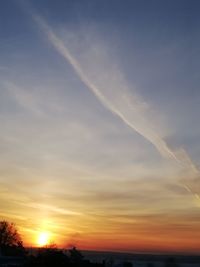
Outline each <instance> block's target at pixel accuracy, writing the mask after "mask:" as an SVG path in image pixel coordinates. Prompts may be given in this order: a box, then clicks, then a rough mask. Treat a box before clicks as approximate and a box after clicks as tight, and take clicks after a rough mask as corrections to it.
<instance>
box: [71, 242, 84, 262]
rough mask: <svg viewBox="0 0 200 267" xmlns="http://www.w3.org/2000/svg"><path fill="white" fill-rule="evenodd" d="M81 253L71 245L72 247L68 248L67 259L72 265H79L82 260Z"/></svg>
mask: <svg viewBox="0 0 200 267" xmlns="http://www.w3.org/2000/svg"><path fill="white" fill-rule="evenodd" d="M83 258H84V257H83V255H82V254H81V252H80V251H79V250H77V249H76V247H73V248H72V249H69V259H70V262H71V263H72V265H74V266H81V263H82V262H83Z"/></svg>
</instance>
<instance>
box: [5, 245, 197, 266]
mask: <svg viewBox="0 0 200 267" xmlns="http://www.w3.org/2000/svg"><path fill="white" fill-rule="evenodd" d="M14 266H15V267H200V255H199V256H190V255H154V254H134V253H120V252H97V251H79V250H77V249H76V248H72V249H69V250H60V249H57V248H55V247H51V248H41V249H38V248H31V249H26V253H25V254H24V255H23V256H5V255H4V256H2V255H0V267H14Z"/></svg>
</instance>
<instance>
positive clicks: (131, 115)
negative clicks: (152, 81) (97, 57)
mask: <svg viewBox="0 0 200 267" xmlns="http://www.w3.org/2000/svg"><path fill="white" fill-rule="evenodd" d="M33 17H34V20H35V21H36V22H37V24H38V25H39V27H40V28H41V29H42V30H43V31H44V33H45V34H46V36H47V38H48V39H49V41H50V42H51V44H52V45H53V46H54V47H55V49H56V50H57V52H58V53H59V54H60V55H61V56H63V58H64V59H65V60H66V61H67V62H68V63H69V64H70V65H71V66H72V67H73V69H74V71H75V72H76V74H77V75H78V77H79V78H80V79H81V81H82V82H83V83H84V84H85V85H86V86H87V88H88V89H89V90H90V91H91V92H92V93H93V94H94V95H95V96H96V97H97V98H98V99H99V101H100V102H101V103H102V104H103V105H104V106H105V107H106V108H107V109H109V110H110V111H111V112H112V113H113V114H115V115H117V116H118V117H119V118H120V119H121V120H122V121H123V122H124V123H125V124H126V125H128V126H129V127H130V128H131V129H133V130H134V131H136V132H138V133H139V134H140V135H141V136H143V137H144V138H145V139H146V140H148V141H149V142H151V143H152V144H153V145H154V146H155V147H156V149H157V150H158V151H159V153H160V154H161V155H162V156H164V157H167V158H174V159H176V160H177V158H176V155H175V153H174V152H173V151H172V150H171V149H170V148H169V147H168V145H167V144H166V142H165V140H164V139H163V138H161V137H160V136H159V135H158V134H157V133H156V131H155V130H153V127H154V126H153V125H151V124H150V123H149V122H148V121H147V120H146V118H145V116H144V114H143V113H144V108H143V106H144V105H145V103H144V101H142V100H140V99H138V98H137V99H135V98H133V96H132V95H131V94H130V93H129V92H128V91H129V88H128V86H127V83H126V81H125V80H124V79H123V77H122V74H121V73H120V71H119V69H117V67H115V68H114V69H113V67H112V70H110V72H108V73H107V75H106V77H105V75H104V76H103V77H100V78H101V85H100V87H98V80H97V79H96V78H97V76H96V75H95V76H94V75H93V80H92V79H90V78H89V75H88V73H87V70H85V69H84V68H83V67H82V66H81V64H80V62H79V61H78V60H77V59H76V58H75V56H74V55H72V53H71V52H70V51H69V49H68V48H67V47H66V45H65V44H64V42H63V41H62V39H60V38H59V37H58V36H57V35H56V34H55V33H54V31H53V30H52V29H51V28H50V27H49V25H48V24H47V23H46V22H45V21H44V20H43V19H42V18H41V17H39V16H36V15H34V16H33ZM102 67H103V66H102ZM97 69H98V67H97ZM106 71H107V70H106ZM108 71H109V70H108ZM93 74H94V73H93ZM99 75H100V74H99ZM113 77H114V78H113ZM108 79H109V80H108ZM111 91H112V93H111Z"/></svg>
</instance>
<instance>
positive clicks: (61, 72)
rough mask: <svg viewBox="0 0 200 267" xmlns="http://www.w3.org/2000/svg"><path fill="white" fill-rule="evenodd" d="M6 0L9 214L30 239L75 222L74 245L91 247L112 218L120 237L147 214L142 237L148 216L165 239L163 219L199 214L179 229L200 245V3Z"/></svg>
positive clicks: (4, 110)
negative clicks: (87, 241)
mask: <svg viewBox="0 0 200 267" xmlns="http://www.w3.org/2000/svg"><path fill="white" fill-rule="evenodd" d="M0 5H1V8H0V25H1V26H0V58H1V61H0V86H1V87H0V88H1V89H0V125H1V131H0V147H1V149H0V151H1V152H0V182H1V188H2V194H1V202H2V203H3V205H2V208H1V210H0V214H1V217H4V218H6V219H10V220H14V221H15V222H16V223H18V224H20V225H21V229H22V232H23V235H24V236H25V238H26V240H27V239H28V237H27V236H28V235H29V234H28V233H30V232H31V233H32V240H33V239H34V235H36V234H37V233H38V232H39V231H42V230H45V229H47V230H48V231H49V232H51V233H52V236H53V237H52V238H55V239H57V238H58V239H59V238H60V239H59V240H61V241H59V242H60V243H63V242H64V241H63V240H62V235H63V225H64V224H65V223H68V230H67V232H66V233H65V234H66V235H67V236H68V239H69V240H68V241H69V242H70V238H71V236H72V237H73V238H74V235H75V236H76V238H77V236H78V240H75V241H74V240H73V242H80V245H82V246H84V245H83V244H82V243H81V242H83V241H84V240H85V236H90V238H91V240H93V241H94V240H95V238H96V236H98V234H99V233H98V231H97V232H96V230H95V229H96V226H97V225H100V224H102V218H103V220H104V219H105V217H106V218H107V220H106V222H104V224H103V227H102V236H106V233H107V231H108V229H110V227H111V222H112V224H114V226H113V229H114V230H113V231H114V232H115V231H117V229H120V230H118V231H117V233H118V234H120V235H122V237H123V236H126V234H127V233H126V231H125V230H122V229H123V228H121V227H122V226H123V225H124V224H125V225H126V224H128V225H130V226H133V227H136V228H137V227H139V226H138V225H139V224H140V221H141V220H142V222H143V225H144V228H142V229H138V233H140V234H141V236H142V238H143V236H144V235H145V233H146V230H145V229H146V228H145V227H147V225H148V223H147V221H148V220H149V218H148V220H147V221H146V220H144V216H151V220H152V225H159V227H160V229H162V231H161V232H162V234H163V235H164V234H166V235H167V234H168V230H166V228H165V226H166V225H165V224H166V221H167V219H166V221H165V222H163V221H160V220H159V219H158V217H159V216H160V215H161V214H162V215H163V214H164V215H163V216H167V214H170V216H172V218H171V222H172V223H174V222H175V221H176V223H177V222H178V223H180V225H181V224H182V223H183V222H182V218H183V217H184V218H185V217H187V218H191V220H188V221H187V222H186V225H184V226H183V225H182V228H181V227H180V228H181V229H183V230H185V229H188V227H189V228H190V229H191V230H190V232H189V234H190V236H191V238H189V237H188V236H189V234H188V236H187V234H186V235H185V237H182V238H183V239H184V238H185V239H184V240H187V242H188V244H189V245H188V247H189V246H190V248H191V249H193V250H195V248H196V247H195V246H197V243H195V242H196V241H195V242H194V239H193V236H194V237H195V235H196V231H197V228H198V227H197V223H199V220H200V218H199V216H197V214H198V213H199V207H200V201H199V193H200V192H199V190H200V188H199V184H200V183H199V177H200V175H199V157H200V145H199V137H200V127H199V123H198V121H199V113H200V108H199V106H200V105H199V102H200V92H199V49H200V48H199V47H200V35H199V26H200V25H199V24H200V19H199V16H198V14H199V9H200V4H199V2H198V1H195V0H193V1H177V0H176V1H152V0H151V1H128V0H127V1H91V0H90V1H61V0H59V1H43V0H42V1H17V0H16V1H2V2H1V4H0ZM8 195H9V196H11V197H8ZM102 198H103V199H104V201H102ZM69 214H70V218H68V217H69ZM174 214H176V216H178V215H180V217H176V218H175V219H174V217H173V216H175V215H174ZM177 214H178V215H177ZM123 215H124V216H129V218H128V219H127V220H125V219H124V220H123V222H122V218H121V216H123ZM33 216H34V217H36V218H38V216H39V219H36V220H35V221H34V220H33ZM64 216H67V219H66V218H65V217H64ZM80 216H82V220H83V222H84V223H83V226H80V225H79V224H78V221H79V218H80ZM134 216H135V217H134ZM139 216H140V217H139ZM77 217H78V219H77ZM126 218H127V217H126ZM55 224H56V225H57V228H55ZM91 227H92V229H93V230H91ZM163 229H164V230H163ZM90 230H91V231H90ZM61 233H62V235H61ZM153 233H154V230H153V228H152V229H151V227H150V230H149V236H150V237H151V236H153ZM129 234H130V236H131V237H132V238H133V239H134V238H136V236H137V234H136V233H134V232H131V231H130V233H129ZM59 235H60V237H59ZM135 235H136V236H135ZM160 235H161V234H160ZM160 235H159V238H160ZM182 235H183V233H182V230H180V229H179V231H178V233H177V237H174V238H177V240H180V239H181V236H182ZM73 238H72V239H73ZM98 238H99V237H98ZM159 238H158V239H159ZM142 240H143V239H142ZM143 241H144V242H143V244H144V247H145V244H146V246H147V247H148V240H146V239H145V238H144V240H143ZM32 242H33V243H34V241H32ZM145 242H146V243H145ZM152 242H154V244H155V248H156V246H158V243H159V242H158V241H156V240H153V241H152ZM157 242H158V243H157ZM177 242H178V241H177ZM83 243H84V242H83ZM94 243H95V241H94ZM183 243H184V242H183ZM95 244H96V243H95ZM91 246H92V245H91V244H88V248H91ZM110 246H111V248H113V247H112V245H110ZM131 246H132V248H135V246H134V244H132V243H130V244H129V248H130V249H131ZM96 247H98V246H96ZM109 248H110V247H108V249H109ZM114 249H119V246H118V247H117V246H116V247H115V248H114ZM122 249H127V246H126V245H125V244H124V246H122ZM177 249H179V250H181V249H184V248H182V247H181V246H180V244H179V246H178V245H177ZM185 249H186V248H185ZM188 249H189V248H188Z"/></svg>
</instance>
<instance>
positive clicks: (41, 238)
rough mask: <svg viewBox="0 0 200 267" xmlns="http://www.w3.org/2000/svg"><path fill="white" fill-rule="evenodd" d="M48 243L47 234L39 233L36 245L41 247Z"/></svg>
mask: <svg viewBox="0 0 200 267" xmlns="http://www.w3.org/2000/svg"><path fill="white" fill-rule="evenodd" d="M48 243H49V233H44V232H43V233H40V234H39V236H38V240H37V244H38V245H39V246H40V247H42V246H46V245H48Z"/></svg>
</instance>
